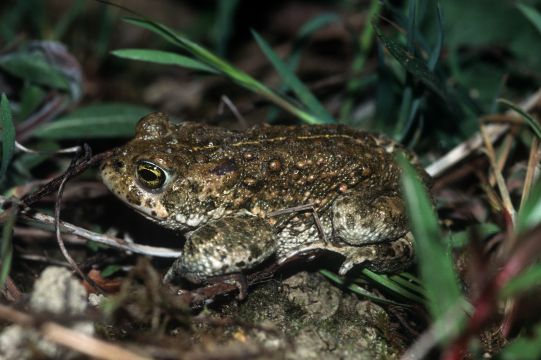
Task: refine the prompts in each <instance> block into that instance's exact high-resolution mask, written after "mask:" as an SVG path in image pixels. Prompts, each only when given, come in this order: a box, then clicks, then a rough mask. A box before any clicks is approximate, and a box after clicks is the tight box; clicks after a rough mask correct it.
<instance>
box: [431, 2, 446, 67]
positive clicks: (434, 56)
mask: <svg viewBox="0 0 541 360" xmlns="http://www.w3.org/2000/svg"><path fill="white" fill-rule="evenodd" d="M436 11H437V15H438V16H437V18H436V19H437V25H438V36H437V38H436V46H434V49H433V50H432V52H431V54H430V58H429V59H428V64H427V66H428V69H429V70H430V71H434V69H436V65H437V64H438V60H439V58H440V55H441V50H442V48H443V41H444V37H445V36H444V31H443V14H442V10H441V6H440V2H439V0H438V1H436Z"/></svg>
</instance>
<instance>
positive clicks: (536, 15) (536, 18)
mask: <svg viewBox="0 0 541 360" xmlns="http://www.w3.org/2000/svg"><path fill="white" fill-rule="evenodd" d="M517 8H518V9H519V10H520V12H522V14H523V15H524V16H525V17H526V18H527V19H528V20H529V21H530V22H531V23H532V24H533V26H535V28H536V29H537V31H539V32H540V33H541V13H540V12H539V11H537V9H536V8H534V7H533V6H530V5H526V4H521V3H518V4H517Z"/></svg>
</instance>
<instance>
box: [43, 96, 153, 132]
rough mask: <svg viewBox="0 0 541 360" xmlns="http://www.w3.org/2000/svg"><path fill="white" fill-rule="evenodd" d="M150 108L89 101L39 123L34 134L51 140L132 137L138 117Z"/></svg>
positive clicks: (145, 113)
mask: <svg viewBox="0 0 541 360" xmlns="http://www.w3.org/2000/svg"><path fill="white" fill-rule="evenodd" d="M150 112H152V110H151V109H150V108H147V107H143V106H135V105H128V104H121V103H113V104H98V105H90V106H87V107H84V108H80V109H77V110H76V111H74V112H72V113H71V114H69V115H67V116H65V117H63V118H60V119H58V120H56V121H55V122H52V123H49V124H45V125H43V126H41V127H39V128H38V129H36V131H35V132H34V136H36V137H39V138H44V139H55V140H60V139H89V138H103V137H132V136H133V135H134V129H135V125H136V124H137V122H138V121H139V119H140V118H141V117H143V116H145V115H147V114H148V113H150Z"/></svg>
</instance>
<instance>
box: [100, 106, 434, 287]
mask: <svg viewBox="0 0 541 360" xmlns="http://www.w3.org/2000/svg"><path fill="white" fill-rule="evenodd" d="M398 151H402V152H404V154H405V156H406V157H407V158H408V160H410V161H411V162H412V163H413V164H414V166H415V167H416V169H417V171H418V173H419V176H420V177H421V178H422V179H423V181H424V182H425V183H428V182H429V176H428V175H427V174H426V173H425V172H424V170H423V169H422V168H421V167H420V166H419V165H418V163H417V162H416V161H415V157H414V155H413V154H412V153H410V152H408V151H407V150H405V149H404V148H403V147H402V146H401V145H399V144H398V143H396V142H394V141H392V140H390V139H387V138H385V137H383V136H380V135H375V134H371V133H369V132H364V131H360V130H355V129H352V128H350V127H347V126H344V125H321V126H308V125H300V126H261V127H254V128H252V129H249V130H246V131H232V130H226V129H223V128H218V127H211V126H207V125H203V124H198V123H190V122H185V123H181V124H173V123H171V122H170V121H169V119H168V117H167V116H166V115H165V114H163V113H152V114H149V115H147V116H146V117H144V118H142V119H141V120H140V121H139V123H138V124H137V127H136V135H135V138H134V139H133V140H131V141H130V142H129V143H127V144H126V145H124V146H121V147H119V148H117V149H115V150H113V154H112V156H111V157H110V158H108V159H107V160H106V161H104V162H103V163H102V165H101V169H100V171H101V177H102V179H103V181H104V183H105V184H106V186H107V187H108V188H109V189H110V190H111V191H112V192H113V193H114V194H115V195H116V196H118V197H119V198H120V199H121V200H122V201H124V202H125V203H126V204H128V205H129V206H131V207H132V208H134V209H135V210H137V211H138V212H140V213H141V214H143V215H144V216H146V217H147V218H148V219H150V220H152V221H154V222H156V223H158V224H160V225H161V226H164V227H167V228H170V229H175V230H179V231H180V232H182V233H184V234H185V237H186V243H185V244H184V249H183V255H182V256H181V257H180V258H178V259H177V260H176V261H175V262H174V263H173V265H172V266H171V268H170V269H169V271H168V272H167V274H166V276H165V279H166V280H167V281H171V280H174V279H176V278H178V277H182V278H185V279H188V280H190V281H192V282H196V283H201V282H205V281H207V280H208V279H211V278H214V277H221V276H226V275H232V274H240V273H245V272H248V271H250V270H251V269H253V268H254V267H256V266H258V265H259V264H261V263H263V262H264V261H266V260H268V259H270V258H274V259H275V260H276V261H277V262H279V263H282V262H285V261H286V260H288V259H290V258H292V257H294V256H298V255H302V254H310V253H314V252H318V251H322V250H323V251H332V252H336V253H338V254H341V255H343V256H344V261H343V263H342V265H341V267H340V270H339V273H340V274H346V273H347V272H348V271H349V270H350V269H351V268H352V267H353V266H355V265H361V266H363V267H366V268H368V269H370V270H373V271H376V272H397V271H400V270H403V269H405V268H406V267H408V266H409V265H410V264H411V262H412V259H413V256H414V251H413V238H412V235H411V232H410V230H409V227H408V221H407V218H406V214H405V209H404V203H403V200H402V199H401V196H400V174H401V170H400V168H399V166H398V164H397V163H396V162H395V155H396V153H397V152H398Z"/></svg>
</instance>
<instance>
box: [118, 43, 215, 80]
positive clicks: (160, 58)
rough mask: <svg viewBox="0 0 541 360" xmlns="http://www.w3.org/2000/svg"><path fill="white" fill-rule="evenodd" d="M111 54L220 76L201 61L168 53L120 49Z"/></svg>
mask: <svg viewBox="0 0 541 360" xmlns="http://www.w3.org/2000/svg"><path fill="white" fill-rule="evenodd" d="M111 54H112V55H114V56H118V57H120V58H124V59H130V60H138V61H146V62H152V63H156V64H162V65H177V66H182V67H185V68H188V69H192V70H198V71H205V72H209V73H213V74H218V71H216V70H214V69H213V68H212V67H210V66H208V65H207V64H204V63H202V62H201V61H198V60H194V59H192V58H189V57H187V56H183V55H179V54H176V53H172V52H168V51H161V50H150V49H119V50H113V51H111Z"/></svg>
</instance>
